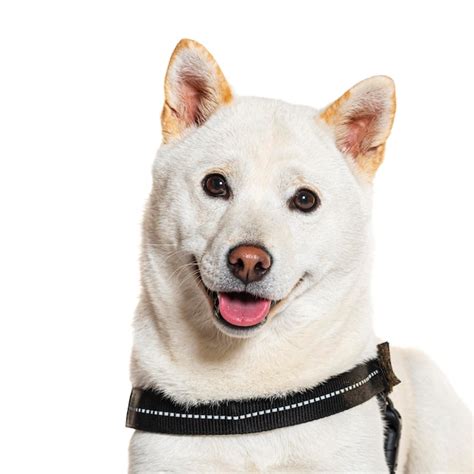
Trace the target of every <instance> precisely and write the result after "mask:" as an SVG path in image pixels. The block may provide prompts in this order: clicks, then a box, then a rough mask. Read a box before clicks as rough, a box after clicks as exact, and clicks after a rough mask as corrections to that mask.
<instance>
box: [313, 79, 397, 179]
mask: <svg viewBox="0 0 474 474" xmlns="http://www.w3.org/2000/svg"><path fill="white" fill-rule="evenodd" d="M395 108H396V101H395V85H394V83H393V81H392V79H390V78H389V77H387V76H374V77H371V78H369V79H366V80H365V81H362V82H359V83H358V84H356V85H355V86H354V87H352V89H349V90H348V91H347V92H346V93H345V94H344V95H342V96H341V97H340V98H339V99H337V100H336V101H335V102H333V103H332V104H331V105H329V106H328V107H326V109H324V110H323V111H322V112H321V114H320V117H321V119H322V120H323V121H324V122H326V123H327V124H328V125H329V126H330V127H331V128H332V130H333V132H334V137H335V140H336V145H337V147H338V148H339V150H340V151H341V152H342V153H344V154H346V155H349V156H350V157H351V158H352V159H353V160H354V161H355V162H356V164H357V165H358V167H359V168H360V169H361V170H362V171H363V172H364V173H365V174H366V175H368V176H369V177H370V178H371V177H372V176H373V175H374V174H375V172H376V171H377V168H378V167H379V165H380V164H381V163H382V161H383V157H384V149H385V141H386V140H387V138H388V136H389V134H390V130H391V128H392V123H393V118H394V116H395Z"/></svg>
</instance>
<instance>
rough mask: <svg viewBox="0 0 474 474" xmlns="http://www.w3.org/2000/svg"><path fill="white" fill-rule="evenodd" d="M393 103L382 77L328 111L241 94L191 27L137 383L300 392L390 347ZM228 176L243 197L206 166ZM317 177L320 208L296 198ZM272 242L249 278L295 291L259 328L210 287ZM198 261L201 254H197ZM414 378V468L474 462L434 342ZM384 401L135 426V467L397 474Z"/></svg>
mask: <svg viewBox="0 0 474 474" xmlns="http://www.w3.org/2000/svg"><path fill="white" fill-rule="evenodd" d="M394 113H395V90H394V85H393V82H392V80H391V79H390V78H388V77H385V76H377V77H373V78H370V79H367V80H365V81H362V82H361V83H359V84H357V85H356V86H354V87H353V88H352V89H350V90H349V91H347V92H346V93H345V94H344V95H343V96H341V97H340V98H339V99H338V100H336V101H335V102H333V103H332V104H331V105H329V106H328V107H326V108H324V109H322V110H316V109H314V108H311V107H305V106H296V105H291V104H287V103H284V102H281V101H278V100H270V99H263V98H253V97H236V96H234V95H233V93H232V91H231V89H230V87H229V85H228V83H227V81H226V79H225V77H224V75H223V73H222V71H221V70H220V68H219V66H218V65H217V63H216V62H215V60H214V58H213V57H212V56H211V54H210V53H209V52H208V51H207V50H206V49H205V48H204V47H203V46H202V45H200V44H199V43H197V42H195V41H192V40H182V41H181V42H180V43H179V44H178V46H177V47H176V49H175V51H174V53H173V55H172V57H171V61H170V64H169V67H168V72H167V75H166V78H165V105H164V108H163V113H162V127H163V145H162V146H161V147H160V149H159V151H158V154H157V157H156V160H155V163H154V166H153V178H154V180H153V190H152V192H151V195H150V198H149V202H148V206H147V209H146V213H145V218H144V225H143V247H142V257H141V274H142V292H141V297H140V302H139V305H138V308H137V312H136V317H135V323H134V328H135V333H134V345H133V352H132V362H131V380H132V384H133V386H136V387H144V388H145V387H146V388H149V387H151V388H156V389H159V390H162V391H164V392H165V393H166V394H168V395H169V396H171V397H173V398H174V399H175V400H177V401H179V402H183V403H186V404H188V405H192V404H194V403H196V402H199V401H209V400H220V399H229V398H230V399H236V398H247V397H254V396H260V397H261V396H269V395H274V394H285V393H289V392H295V391H298V390H301V389H304V388H307V387H310V386H313V385H315V384H318V383H320V382H323V381H324V380H326V379H327V378H328V377H330V376H333V375H336V374H338V373H340V372H343V371H346V370H348V369H350V368H352V367H354V366H355V365H356V364H358V363H360V362H362V361H364V360H367V359H368V358H371V357H373V356H374V355H375V352H376V345H377V343H378V342H379V341H378V340H377V338H376V336H375V334H374V331H373V327H372V321H371V305H370V270H371V234H370V221H371V199H372V192H371V191H372V185H371V181H372V178H373V176H374V174H375V172H376V170H377V168H378V166H379V165H380V163H381V162H382V159H383V153H384V147H385V142H386V139H387V137H388V135H389V133H390V128H391V125H392V121H393V117H394ZM211 172H218V173H220V174H222V175H224V176H225V177H226V178H227V179H228V182H229V183H230V186H231V188H232V197H231V199H229V200H223V199H215V198H211V197H209V196H208V195H206V194H205V193H204V192H203V189H202V186H201V181H202V179H203V177H204V176H205V175H207V174H209V173H211ZM301 187H305V188H309V189H312V190H314V191H315V192H317V193H318V195H319V197H320V200H321V205H320V207H319V208H318V209H317V210H316V211H315V212H312V213H307V214H305V213H301V212H296V211H295V210H292V209H289V208H288V206H287V201H288V199H290V198H291V196H292V195H293V193H294V192H295V190H297V189H299V188H301ZM243 242H246V243H249V242H250V243H255V244H259V245H263V246H265V247H266V248H267V249H269V251H270V252H271V254H272V257H273V265H272V268H271V271H270V272H269V273H268V274H267V275H265V278H263V279H262V280H261V281H258V282H253V283H250V284H249V285H248V286H247V287H246V291H251V292H255V294H259V295H261V296H264V297H265V298H268V299H272V300H275V301H279V302H278V303H277V304H276V305H275V306H274V307H273V308H272V309H271V312H270V314H269V317H268V321H267V322H266V324H264V325H263V326H262V327H260V328H258V329H256V330H250V331H246V332H244V333H240V332H236V331H233V330H232V329H229V328H227V327H225V326H223V325H222V324H220V323H219V322H218V321H217V320H216V318H215V317H214V315H213V312H212V305H211V303H210V301H209V298H208V296H207V292H206V291H205V290H204V288H203V286H202V285H203V284H204V285H205V286H206V287H207V288H209V289H211V290H214V291H243V289H244V284H243V283H242V282H241V281H239V280H238V279H237V278H235V277H234V276H233V275H232V274H231V273H230V271H229V269H228V268H227V265H226V256H227V253H228V251H229V249H231V248H232V247H234V246H236V245H238V244H241V243H243ZM194 259H195V260H196V261H197V262H198V263H197V267H196V265H195V264H194V263H193V262H194ZM392 359H393V360H392V362H393V366H394V370H395V373H396V374H397V376H398V377H399V378H400V379H401V380H402V384H400V385H399V386H397V387H395V389H394V392H393V394H392V399H393V401H394V404H395V406H396V407H397V409H398V410H399V411H400V413H401V415H402V417H403V432H402V439H401V447H400V453H399V472H472V467H473V465H472V417H471V414H470V412H469V410H468V409H467V408H466V407H465V406H464V405H463V403H462V402H461V401H460V400H459V398H458V397H457V395H456V394H455V393H454V391H453V389H452V388H451V387H450V385H449V383H448V382H447V381H446V379H445V377H444V376H443V374H442V373H441V372H440V371H439V369H438V368H437V367H436V366H435V365H434V364H433V363H432V362H431V361H430V360H429V359H428V358H427V357H426V356H425V355H423V354H421V353H419V352H417V351H412V350H401V349H396V348H394V349H392ZM383 430H384V427H383V424H382V418H381V415H380V412H379V407H378V404H377V401H376V400H375V399H371V400H370V401H368V402H366V403H364V404H362V405H360V406H357V407H355V408H353V409H351V410H348V411H345V412H342V413H339V414H337V415H334V416H331V417H328V418H324V419H321V420H317V421H313V422H310V423H304V424H300V425H297V426H292V427H288V428H281V429H277V430H273V431H267V432H262V433H254V434H245V435H228V436H177V435H166V434H155V433H146V432H141V431H135V432H134V434H133V436H132V439H131V443H130V450H129V454H130V464H129V470H130V472H131V473H151V472H295V471H308V472H324V471H339V472H352V471H362V472H387V466H386V462H385V458H384V450H383V437H384V434H383Z"/></svg>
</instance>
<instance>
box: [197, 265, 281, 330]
mask: <svg viewBox="0 0 474 474" xmlns="http://www.w3.org/2000/svg"><path fill="white" fill-rule="evenodd" d="M193 261H194V265H195V267H196V273H197V276H198V280H199V282H200V285H201V286H202V287H203V289H204V290H205V292H206V294H207V295H208V297H209V300H210V303H211V306H212V312H213V315H214V317H215V318H216V319H217V321H219V322H220V323H221V324H223V325H224V326H226V327H228V328H231V329H234V330H237V331H239V332H245V331H250V330H252V329H256V328H258V327H261V326H263V325H264V324H265V323H266V322H267V320H268V314H269V313H270V310H271V309H272V308H273V307H274V306H275V305H276V304H277V303H278V301H276V300H270V299H265V298H261V297H260V296H257V295H254V294H252V293H250V292H247V291H242V292H223V291H213V290H211V289H209V288H208V287H207V286H206V285H205V284H204V282H203V280H202V278H201V273H200V272H199V266H198V264H197V262H196V259H195V258H193Z"/></svg>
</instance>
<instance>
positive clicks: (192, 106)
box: [180, 82, 200, 125]
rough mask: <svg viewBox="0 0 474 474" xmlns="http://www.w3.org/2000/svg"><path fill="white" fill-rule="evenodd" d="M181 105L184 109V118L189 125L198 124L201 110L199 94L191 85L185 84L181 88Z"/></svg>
mask: <svg viewBox="0 0 474 474" xmlns="http://www.w3.org/2000/svg"><path fill="white" fill-rule="evenodd" d="M180 95H181V104H182V107H183V112H182V118H183V119H184V121H185V122H186V124H187V125H191V124H193V123H196V119H197V114H198V108H199V102H200V97H199V92H198V90H197V89H196V88H195V87H193V86H192V85H191V84H189V83H187V82H183V83H182V85H181V88H180Z"/></svg>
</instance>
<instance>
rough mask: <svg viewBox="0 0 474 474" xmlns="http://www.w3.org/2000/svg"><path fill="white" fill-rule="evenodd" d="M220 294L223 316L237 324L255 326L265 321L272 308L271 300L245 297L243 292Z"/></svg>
mask: <svg viewBox="0 0 474 474" xmlns="http://www.w3.org/2000/svg"><path fill="white" fill-rule="evenodd" d="M237 295H240V296H237ZM218 296H219V312H220V313H221V316H222V317H223V318H224V319H225V320H226V321H227V322H229V323H231V324H234V325H235V326H254V325H255V324H258V323H260V322H261V321H263V320H264V319H265V316H266V315H267V314H268V311H269V310H270V305H271V301H270V300H264V299H262V298H258V299H257V298H253V297H245V296H244V295H243V294H241V293H240V294H239V293H233V294H232V293H219V295H218Z"/></svg>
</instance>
